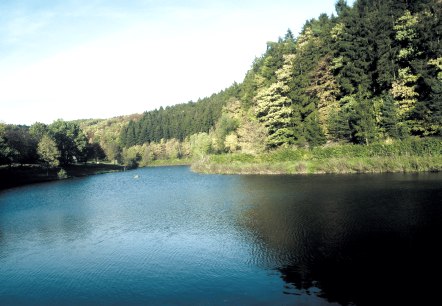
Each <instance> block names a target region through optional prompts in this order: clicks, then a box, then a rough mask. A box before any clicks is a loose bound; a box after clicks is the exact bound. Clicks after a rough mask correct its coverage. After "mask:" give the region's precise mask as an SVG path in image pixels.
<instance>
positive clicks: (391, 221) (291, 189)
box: [239, 176, 442, 305]
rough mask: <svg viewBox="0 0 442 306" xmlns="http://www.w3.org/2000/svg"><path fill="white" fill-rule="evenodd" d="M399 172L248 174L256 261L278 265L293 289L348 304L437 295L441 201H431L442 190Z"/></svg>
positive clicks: (246, 219) (248, 222) (249, 226)
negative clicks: (400, 178) (432, 279)
mask: <svg viewBox="0 0 442 306" xmlns="http://www.w3.org/2000/svg"><path fill="white" fill-rule="evenodd" d="M392 179H394V176H373V177H370V176H368V177H366V176H363V177H358V176H348V177H347V176H344V177H330V176H326V177H271V178H270V177H244V178H243V179H242V182H243V184H242V185H241V186H242V188H243V189H244V190H248V201H249V207H248V209H247V210H245V211H244V213H243V215H242V219H241V220H240V221H239V223H240V224H241V226H242V227H243V228H245V229H246V231H247V232H248V233H249V234H250V236H251V239H253V244H257V245H259V246H260V247H259V248H257V249H254V252H252V256H253V257H254V260H255V261H256V264H258V265H261V266H263V267H265V268H272V269H275V270H277V271H279V272H280V273H281V277H282V279H283V280H284V281H285V282H286V283H287V284H288V288H290V287H292V290H287V288H286V289H285V290H284V291H285V292H286V293H294V294H316V295H317V296H320V297H322V298H324V299H326V300H328V301H329V302H338V303H340V304H343V305H348V304H351V303H355V304H357V305H379V304H384V303H385V304H391V305H400V304H408V303H409V302H410V301H412V300H414V299H419V301H423V300H425V299H426V298H429V297H431V294H433V296H434V295H435V292H433V293H431V292H429V291H428V289H429V288H432V287H435V285H434V284H430V283H429V282H427V281H426V279H428V277H429V275H438V274H437V273H438V272H440V264H439V262H440V258H442V257H440V256H441V255H442V253H441V251H439V250H438V248H437V243H436V241H438V236H437V235H438V234H437V233H440V232H442V231H441V229H442V225H440V224H439V221H440V217H442V208H441V207H437V206H436V205H435V204H431V203H434V199H440V198H442V197H441V196H442V191H441V190H439V189H437V188H435V187H434V185H433V187H431V188H428V186H431V185H428V186H427V185H422V186H423V188H422V189H419V188H416V186H414V187H413V185H416V181H411V182H403V183H400V182H399V183H398V182H396V181H395V180H392ZM426 186H427V187H426ZM424 187H426V188H424ZM432 199H433V200H432ZM432 201H433V202H432ZM423 204H426V205H424V206H422V205H423ZM424 207H425V208H424ZM434 268H437V269H436V270H434ZM424 293H425V294H424ZM418 304H419V303H418ZM420 304H421V303H420Z"/></svg>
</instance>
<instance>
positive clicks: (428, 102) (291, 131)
mask: <svg viewBox="0 0 442 306" xmlns="http://www.w3.org/2000/svg"><path fill="white" fill-rule="evenodd" d="M441 15H442V1H440V0H413V1H410V0H382V1H381V0H356V1H355V3H354V5H353V6H349V5H347V3H346V1H345V0H339V1H337V3H336V15H332V16H328V15H326V14H322V15H320V16H319V17H318V18H315V19H312V20H309V21H307V22H306V23H305V25H304V26H303V29H302V31H301V33H300V34H299V35H298V36H297V37H295V36H294V35H293V33H292V32H291V31H290V30H288V31H287V33H286V34H285V35H284V36H283V37H281V38H279V39H278V41H276V42H268V43H267V50H266V52H265V53H264V54H263V55H262V56H261V57H259V58H256V59H255V60H254V62H253V65H252V67H251V69H250V70H249V71H248V72H247V74H246V76H245V78H244V80H243V82H242V83H240V84H236V83H235V84H233V85H232V86H230V87H229V88H227V89H225V90H223V91H221V92H219V93H217V94H213V95H212V96H211V97H207V98H204V99H200V100H198V101H197V102H189V103H185V104H179V105H175V106H171V107H166V108H160V109H158V110H153V111H148V112H145V113H144V114H142V115H133V116H127V117H119V118H112V119H107V120H78V121H76V122H63V121H60V120H59V121H56V122H54V123H53V124H51V125H48V126H46V125H43V124H40V123H36V124H34V125H33V126H31V127H25V126H12V125H2V126H0V164H11V163H26V162H35V161H37V160H40V161H42V162H44V163H45V164H46V165H47V166H49V165H51V164H52V165H55V164H57V163H61V164H65V163H70V162H73V161H82V160H87V159H96V160H98V159H107V160H109V161H118V162H120V163H123V164H127V165H132V166H135V165H147V164H149V163H150V162H151V161H153V160H157V159H176V158H188V157H192V156H201V155H204V154H207V153H212V154H217V153H232V152H242V153H248V154H260V153H263V152H268V151H269V150H273V149H277V148H280V147H295V148H303V149H306V148H307V149H309V148H315V147H318V146H323V145H333V144H348V143H350V144H361V145H370V144H375V143H380V142H385V143H388V142H394V141H401V140H404V139H409V138H410V137H411V138H424V137H425V138H427V137H433V138H439V137H441V136H442V42H441V37H442V20H441V17H442V16H441ZM439 139H440V138H439ZM44 147H46V149H44ZM49 147H55V149H56V150H52V151H51V150H49ZM47 151H49V153H47ZM45 152H46V153H45ZM50 152H52V153H50ZM45 154H46V155H45ZM49 155H52V156H56V158H55V160H56V161H55V160H54V159H52V161H51V159H50V158H49V157H48V156H49Z"/></svg>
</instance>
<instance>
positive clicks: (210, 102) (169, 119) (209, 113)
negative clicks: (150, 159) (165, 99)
mask: <svg viewBox="0 0 442 306" xmlns="http://www.w3.org/2000/svg"><path fill="white" fill-rule="evenodd" d="M238 89H239V86H238V85H237V84H236V83H235V84H233V85H232V86H230V87H229V88H227V89H226V90H223V91H221V92H219V93H216V94H213V95H212V96H210V97H207V98H204V99H200V100H198V101H197V102H192V101H191V102H188V103H183V104H178V105H174V106H168V107H166V108H162V107H161V108H160V109H156V110H153V111H149V112H145V113H144V114H143V116H142V118H141V119H139V120H131V121H130V122H129V123H128V125H127V126H126V127H125V128H123V130H122V131H121V138H120V141H121V145H122V146H124V147H131V146H133V145H136V144H143V143H150V142H152V141H156V142H159V141H161V139H172V138H175V139H178V140H180V141H183V140H184V139H185V138H186V137H188V136H190V135H192V134H196V133H200V132H206V133H208V132H209V130H210V129H211V128H213V126H214V125H215V122H216V121H217V120H218V119H219V117H220V116H221V110H222V108H223V106H225V105H226V103H227V101H228V100H229V99H231V98H233V97H235V98H237V97H238Z"/></svg>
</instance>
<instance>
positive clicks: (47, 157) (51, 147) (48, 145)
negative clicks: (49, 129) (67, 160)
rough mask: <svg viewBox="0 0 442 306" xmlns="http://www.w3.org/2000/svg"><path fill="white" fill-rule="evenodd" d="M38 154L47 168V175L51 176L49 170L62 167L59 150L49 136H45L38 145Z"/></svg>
mask: <svg viewBox="0 0 442 306" xmlns="http://www.w3.org/2000/svg"><path fill="white" fill-rule="evenodd" d="M37 153H38V155H39V156H40V160H41V161H42V162H43V164H44V165H45V167H46V175H47V176H49V169H50V168H55V167H58V165H60V161H59V158H60V156H61V155H60V151H59V150H58V148H57V144H56V143H55V141H54V140H53V139H52V138H51V137H50V136H48V135H43V137H42V138H41V140H40V142H39V143H38V147H37Z"/></svg>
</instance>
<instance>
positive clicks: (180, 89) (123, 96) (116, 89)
mask: <svg viewBox="0 0 442 306" xmlns="http://www.w3.org/2000/svg"><path fill="white" fill-rule="evenodd" d="M348 2H349V3H352V2H353V1H348ZM334 3H335V1H334V0H310V1H296V0H291V1H289V0H287V1H286V0H272V1H260V0H255V1H252V0H242V1H238V0H223V1H214V0H209V1H200V0H193V1H154V0H106V1H105V0H45V1H40V0H14V1H12V0H11V1H9V0H2V1H0V16H1V18H0V122H6V123H15V124H32V123H33V122H36V121H39V122H45V123H51V122H52V121H53V120H56V119H58V118H62V119H65V120H72V119H80V118H109V117H113V116H118V115H124V114H132V113H141V112H143V111H146V110H152V109H155V108H158V107H160V106H167V105H173V104H177V103H183V102H187V101H190V100H194V101H195V100H197V99H198V98H200V97H201V98H202V97H205V96H208V95H211V94H212V93H214V92H218V91H220V90H222V89H224V88H226V87H228V86H229V85H231V84H232V83H233V82H234V81H236V82H241V81H242V79H243V78H244V75H245V73H246V72H247V70H248V69H249V68H250V66H251V64H252V62H253V60H254V58H255V57H257V56H260V55H261V54H262V53H263V52H264V51H265V48H266V42H267V41H275V40H277V39H278V37H279V36H283V35H284V34H285V32H286V30H287V29H288V28H290V29H291V30H292V31H293V32H294V33H298V32H299V31H300V29H301V27H302V25H303V24H304V22H305V21H306V20H307V19H310V18H314V17H318V16H319V14H320V13H327V14H329V15H330V14H331V13H333V12H334Z"/></svg>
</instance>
